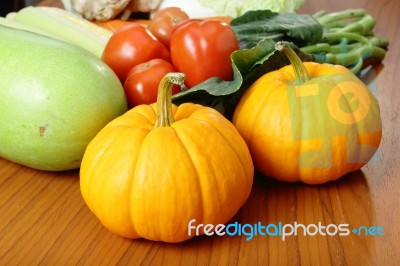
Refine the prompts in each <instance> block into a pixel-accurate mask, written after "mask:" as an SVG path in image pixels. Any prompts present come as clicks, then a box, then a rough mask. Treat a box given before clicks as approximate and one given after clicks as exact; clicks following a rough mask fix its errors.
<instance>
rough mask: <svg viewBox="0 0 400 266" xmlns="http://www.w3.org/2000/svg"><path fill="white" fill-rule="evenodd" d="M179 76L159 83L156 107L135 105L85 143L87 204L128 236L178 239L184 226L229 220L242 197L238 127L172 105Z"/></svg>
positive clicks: (247, 166) (210, 112) (210, 113)
mask: <svg viewBox="0 0 400 266" xmlns="http://www.w3.org/2000/svg"><path fill="white" fill-rule="evenodd" d="M183 79H184V75H183V74H181V73H170V74H167V76H166V77H164V79H163V80H162V81H161V83H160V89H159V94H158V100H157V104H153V105H139V106H137V107H134V108H133V109H131V110H130V111H128V112H127V113H125V114H124V115H122V116H120V117H119V118H117V119H115V120H113V121H112V122H110V123H109V124H108V125H107V126H106V127H105V128H104V129H103V130H101V131H100V132H99V133H98V135H97V136H96V137H95V138H94V139H93V140H92V141H91V142H90V144H89V145H88V147H87V149H86V152H85V154H84V158H83V161H82V165H81V170H80V186H81V193H82V196H83V198H84V200H85V202H86V203H87V205H88V207H89V208H90V209H91V210H92V211H93V213H94V214H95V215H96V216H97V217H98V218H99V220H100V221H101V222H102V223H103V224H104V226H106V227H107V228H108V229H110V230H111V231H113V232H115V233H118V234H120V235H122V236H124V237H127V238H140V237H142V238H146V239H150V240H159V241H165V242H180V241H184V240H187V239H189V238H191V237H193V236H194V233H193V232H192V233H191V234H190V235H189V233H188V223H189V221H190V220H192V219H196V223H199V224H200V223H203V224H214V225H216V224H221V223H226V222H228V221H229V220H230V219H231V218H232V217H233V216H234V215H235V214H236V213H237V211H238V210H239V209H240V208H241V207H242V205H243V204H244V203H245V201H246V200H247V198H248V196H249V194H250V191H251V187H252V183H253V173H254V169H253V163H252V159H251V156H250V152H249V150H248V148H247V146H246V143H245V142H244V140H243V139H242V138H241V136H240V135H239V133H238V132H237V130H236V128H235V127H234V126H233V125H232V123H230V122H229V121H228V120H227V119H226V118H224V117H223V116H222V115H221V114H220V113H218V112H217V111H216V110H214V109H212V108H208V107H204V106H201V105H197V104H192V103H184V104H181V105H179V106H175V105H172V103H171V97H172V96H171V88H172V85H173V83H172V82H174V83H177V84H178V83H182V82H183Z"/></svg>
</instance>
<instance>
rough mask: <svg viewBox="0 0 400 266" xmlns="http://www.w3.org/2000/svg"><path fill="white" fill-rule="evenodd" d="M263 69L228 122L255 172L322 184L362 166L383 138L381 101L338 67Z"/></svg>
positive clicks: (287, 51) (284, 47)
mask: <svg viewBox="0 0 400 266" xmlns="http://www.w3.org/2000/svg"><path fill="white" fill-rule="evenodd" d="M277 46H278V48H279V49H281V50H282V51H283V52H284V53H285V54H287V56H288V58H289V59H290V61H291V63H292V65H289V66H285V67H283V68H281V69H279V70H277V71H273V72H270V73H267V74H265V75H264V76H262V77H261V78H260V79H259V80H257V81H256V82H255V83H254V84H253V85H252V86H251V87H250V88H249V89H248V90H247V91H246V92H245V93H244V95H243V96H242V98H241V100H240V102H239V104H238V105H237V107H236V109H235V112H234V116H233V120H232V121H233V123H234V125H235V126H236V128H237V129H238V131H239V132H240V134H241V135H242V137H243V138H244V139H245V141H246V143H247V145H248V147H249V149H250V152H251V155H252V158H253V162H254V165H255V167H256V169H258V170H259V171H260V172H261V173H262V174H264V175H265V176H268V177H271V178H275V179H278V180H281V181H288V182H295V181H302V182H304V183H309V184H321V183H325V182H328V181H331V180H335V179H338V178H340V177H342V176H343V175H345V174H347V173H349V172H353V171H356V170H358V169H360V168H361V167H362V166H363V165H365V164H366V163H367V162H368V161H369V160H370V159H371V157H372V156H373V155H374V153H375V152H376V150H377V148H378V146H379V144H380V141H381V135H382V123H381V118H380V111H379V105H378V102H377V100H376V98H375V97H374V95H373V94H372V93H371V92H370V91H369V90H368V88H367V87H366V86H365V84H364V83H363V82H362V81H360V80H359V79H358V78H357V77H356V76H355V75H354V74H353V73H351V72H350V71H349V70H348V69H347V68H345V67H342V66H335V65H328V64H317V63H304V64H303V63H302V62H301V60H300V59H299V58H298V57H297V55H296V53H294V52H293V50H291V49H290V47H289V46H288V45H287V44H282V43H279V44H278V45H277Z"/></svg>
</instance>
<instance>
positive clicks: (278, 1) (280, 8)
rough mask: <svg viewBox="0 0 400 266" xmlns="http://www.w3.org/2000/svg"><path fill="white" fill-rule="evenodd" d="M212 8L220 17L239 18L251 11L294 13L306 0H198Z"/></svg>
mask: <svg viewBox="0 0 400 266" xmlns="http://www.w3.org/2000/svg"><path fill="white" fill-rule="evenodd" d="M198 1H199V3H200V4H201V5H204V6H206V7H211V8H213V9H214V10H215V12H216V13H217V14H218V15H223V16H231V17H238V16H241V15H243V14H244V13H246V12H247V11H250V10H266V9H268V10H271V11H274V12H279V13H288V12H294V11H295V10H297V9H298V8H299V7H300V6H301V5H302V4H303V2H304V0H246V1H243V0H217V1H215V0H198Z"/></svg>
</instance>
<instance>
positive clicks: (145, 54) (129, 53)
mask: <svg viewBox="0 0 400 266" xmlns="http://www.w3.org/2000/svg"><path fill="white" fill-rule="evenodd" d="M154 58H160V59H164V60H166V61H170V54H169V51H168V49H167V48H166V47H165V46H164V45H162V44H161V42H159V41H158V40H157V38H156V37H154V36H153V35H152V34H151V33H150V31H149V30H147V29H146V28H145V27H143V26H141V25H138V24H132V25H127V26H123V27H121V28H120V29H118V30H117V31H116V32H114V34H113V35H112V36H111V38H110V40H109V41H108V43H107V45H106V47H105V49H104V52H103V55H102V60H103V61H104V62H105V63H106V64H108V65H109V66H110V67H111V68H112V69H113V70H114V72H115V73H116V74H117V76H118V78H119V79H120V80H121V82H122V83H124V82H125V79H126V77H127V75H128V72H129V70H131V69H132V68H133V67H134V66H136V65H138V64H140V63H144V62H147V61H149V60H151V59H154Z"/></svg>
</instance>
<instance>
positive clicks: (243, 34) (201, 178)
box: [0, 1, 389, 242]
mask: <svg viewBox="0 0 400 266" xmlns="http://www.w3.org/2000/svg"><path fill="white" fill-rule="evenodd" d="M205 2H206V1H205ZM293 3H296V1H294V2H293ZM30 16H31V17H32V18H34V19H32V20H29V19H28V18H29V17H30ZM39 16H44V17H45V18H44V19H43V21H42V19H39ZM28 21H29V22H28ZM0 22H1V23H3V24H6V25H7V26H8V27H7V29H6V27H4V29H2V28H0V35H1V34H4V36H7V37H9V36H10V32H11V29H10V28H9V27H12V28H22V29H24V30H25V31H21V30H15V33H18V35H15V36H17V37H15V38H16V39H15V42H19V43H20V44H21V45H22V46H23V43H24V42H23V40H29V39H32V40H35V41H34V45H35V47H36V48H35V50H34V51H36V52H35V53H34V54H33V55H30V54H27V53H22V52H18V53H15V54H13V56H14V57H15V58H18V57H19V60H20V61H19V62H29V63H28V66H29V72H28V74H29V75H28V77H24V78H21V81H19V82H16V81H15V80H12V82H13V83H9V84H11V85H9V84H8V83H0V84H2V85H4V86H8V89H7V92H8V95H7V96H8V97H4V95H3V94H2V95H1V97H2V98H1V99H0V102H3V103H4V104H7V106H8V108H9V110H8V112H4V111H1V112H0V117H6V118H7V119H8V120H7V121H11V120H17V124H18V125H19V127H20V128H24V130H25V129H26V132H27V134H26V136H27V137H26V138H25V142H22V144H23V145H20V144H19V145H17V144H13V143H14V142H11V141H10V142H9V140H10V139H12V138H13V137H12V135H13V134H15V132H13V131H11V130H10V126H9V125H4V124H1V127H0V141H1V143H0V155H1V156H4V157H5V158H10V160H14V161H16V162H19V163H22V164H25V165H29V166H31V167H36V168H39V169H40V167H38V166H42V165H46V167H47V165H48V164H47V161H46V160H47V159H48V158H46V156H47V155H49V154H56V155H57V156H58V155H60V154H62V153H63V152H64V151H66V150H67V151H68V152H69V153H70V154H71V153H72V152H71V151H70V150H68V149H66V148H65V145H62V144H63V143H68V144H71V143H78V144H80V146H79V147H80V149H81V148H82V145H84V147H85V150H84V151H82V150H80V152H78V153H72V154H73V155H74V158H75V160H74V162H75V163H76V162H80V160H82V164H81V165H80V166H81V169H80V185H81V191H82V195H83V198H84V200H85V202H86V203H87V205H88V207H89V208H90V209H91V210H92V211H93V213H94V214H95V215H96V216H97V217H98V218H99V220H100V221H101V222H102V223H103V224H104V225H105V226H106V227H107V228H109V229H110V230H111V231H113V232H116V233H118V234H120V235H122V236H125V237H129V238H139V237H142V238H147V239H151V240H157V241H166V242H180V241H184V240H187V239H189V238H191V237H192V236H190V235H188V234H187V231H186V230H187V224H188V222H189V221H190V220H192V219H196V221H197V222H198V223H202V224H223V223H226V222H228V221H229V220H230V219H231V218H232V217H233V216H234V215H235V214H236V213H237V211H238V210H239V209H240V208H241V207H242V206H243V204H244V203H245V202H246V200H247V198H248V197H249V195H250V192H251V187H252V184H253V176H254V171H255V170H256V171H258V172H260V173H262V174H263V175H265V176H266V177H270V178H274V179H277V180H281V181H285V182H297V181H301V182H304V183H308V184H323V183H326V182H329V181H332V180H336V179H338V178H341V177H342V176H344V175H345V174H347V173H350V172H353V171H356V170H358V169H360V168H361V167H362V166H363V165H365V164H366V163H367V162H368V161H369V160H370V159H371V158H372V156H373V155H374V154H375V152H376V150H377V149H378V147H379V144H380V141H381V136H382V123H381V118H380V111H379V105H378V101H377V100H376V98H375V96H374V95H373V94H372V93H371V92H369V90H368V88H367V87H366V85H365V84H363V82H362V81H361V80H360V79H359V78H358V77H357V74H358V73H360V71H361V70H362V69H365V68H367V67H371V66H374V65H376V64H379V63H381V62H382V60H383V59H384V56H385V53H386V49H387V47H388V44H389V43H388V41H387V40H385V39H383V38H381V37H379V36H377V35H375V34H374V32H373V28H374V25H375V20H374V18H373V17H372V16H370V15H369V14H367V13H366V12H365V11H364V10H362V9H349V10H343V11H340V12H336V13H326V12H324V11H321V12H318V13H316V14H314V15H307V14H296V13H278V12H273V11H271V10H254V11H248V12H245V13H244V14H243V15H240V16H238V17H235V18H230V17H214V18H191V17H189V15H188V14H187V13H186V12H184V11H183V10H181V9H180V8H176V7H172V8H165V9H162V10H160V11H159V12H158V13H156V14H155V15H154V17H153V18H152V19H151V20H149V21H143V20H140V21H138V20H136V21H121V20H113V21H108V22H105V23H104V22H102V23H99V22H96V23H91V22H89V21H87V20H85V19H83V18H81V17H78V16H74V15H72V14H68V12H67V11H61V10H55V9H51V8H42V9H40V8H32V7H31V8H27V9H24V10H23V11H20V12H18V13H17V14H12V15H10V16H8V18H5V19H3V20H0ZM50 22H53V24H54V25H59V26H62V27H63V29H65V31H63V32H60V30H59V29H57V30H54V29H53V28H52V27H51V26H49V25H51V23H50ZM88 23H89V24H88ZM79 25H83V26H82V27H81V28H80V26H79ZM26 31H32V32H34V33H28V32H26ZM85 33H89V34H85ZM42 35H46V36H48V37H44V36H42ZM77 36H78V37H77ZM84 36H86V37H84ZM49 37H50V38H49ZM13 38H14V37H13ZM80 38H82V39H80ZM88 43H95V44H94V45H93V46H91V45H88ZM4 45H5V44H4V42H3V41H1V39H0V46H4ZM6 45H7V49H8V50H11V48H10V47H11V46H10V45H9V43H7V44H6ZM78 46H79V47H78ZM54 47H59V48H60V49H64V50H63V51H64V53H61V55H62V56H63V57H62V58H64V60H65V61H67V64H66V65H64V64H62V63H60V62H59V61H57V59H54V58H52V59H51V60H50V59H48V60H49V61H46V62H50V63H49V64H50V65H51V67H48V68H46V69H47V70H46V71H47V72H43V73H42V72H40V73H41V74H40V75H39V74H38V75H37V76H36V75H35V66H34V64H32V62H33V60H34V59H36V58H38V57H39V56H40V53H41V51H44V50H46V49H49V51H53V50H54V49H53V48H54ZM1 48H2V49H0V59H2V60H3V59H4V58H8V57H7V54H4V52H3V51H4V49H3V47H1ZM21 50H23V49H21ZM21 50H19V51H21ZM66 51H69V53H66ZM19 54H21V55H19ZM22 54H23V56H22ZM53 54H54V55H53V56H55V57H57V56H56V53H54V51H53ZM68 54H70V55H71V57H70V58H68V59H66V58H65V57H68ZM60 58H61V57H60ZM8 59H9V58H8ZM79 60H83V61H88V62H89V63H90V64H89V66H87V67H86V70H85V71H83V72H82V73H80V72H79V71H80V70H81V69H80V67H81V66H80V63H79V62H81V61H79ZM2 62H3V61H2ZM76 62H78V63H76ZM65 66H67V71H68V72H66V74H70V75H71V77H68V78H67V79H59V78H58V77H59V76H62V75H61V74H60V73H63V72H62V71H63V70H64V67H65ZM68 66H69V67H68ZM71 66H75V67H76V69H73V67H71ZM24 67H25V66H24V63H22V64H21V65H18V66H17V67H15V66H14V65H13V63H12V62H11V60H8V61H6V64H5V65H4V64H3V65H2V67H0V75H2V76H7V75H9V73H10V72H9V71H10V69H12V70H13V71H14V70H15V71H17V72H18V71H21V70H24ZM52 68H54V69H52ZM82 69H83V68H82ZM52 71H54V72H52ZM76 72H78V74H77V73H76ZM24 73H25V72H24ZM37 73H39V72H37ZM54 73H55V74H56V75H57V76H56V78H55V77H54V76H52V75H53V74H54ZM75 75H76V76H79V80H78V84H76V83H71V84H72V85H73V86H74V88H73V89H74V90H72V92H73V96H76V97H78V99H79V100H80V99H81V97H83V98H84V99H85V101H84V103H80V104H87V102H88V103H91V104H93V106H92V107H93V109H94V110H95V112H93V110H88V109H85V108H81V109H78V112H69V111H68V109H69V108H71V109H72V107H71V105H73V104H74V103H75V101H74V99H73V96H72V98H71V96H68V97H67V96H66V95H67V93H65V91H68V89H71V88H70V87H69V86H70V84H69V82H68V79H70V80H75V78H76V76H75ZM96 75H99V76H98V80H99V81H100V82H101V83H102V84H103V86H101V85H99V84H98V82H97V83H96V81H95V80H96V78H97V76H96ZM11 76H12V75H11ZM41 79H43V80H41ZM54 79H56V80H61V82H62V83H63V85H64V86H60V87H58V86H57V85H55V84H54V83H48V84H47V83H46V82H44V81H46V80H47V81H48V80H50V81H52V80H54ZM5 80H7V79H5ZM86 80H87V82H86ZM32 81H34V82H32ZM30 82H31V83H30ZM64 83H65V84H64ZM80 83H81V84H84V85H85V86H82V88H83V89H84V90H85V91H84V92H83V93H82V92H80V91H79V89H77V87H79V84H80ZM15 84H16V85H15ZM21 84H22V85H21ZM31 84H35V85H31ZM38 84H39V85H38ZM43 84H44V85H43ZM104 84H110V88H109V90H108V89H107V88H105V87H104ZM98 86H99V90H100V93H99V94H98V93H96V92H93V89H94V88H95V89H96V88H97V87H98ZM106 87H108V85H107V86H106ZM32 88H33V89H32ZM60 88H61V89H60ZM57 91H61V92H62V94H61V95H62V96H63V97H65V99H67V104H66V105H63V104H64V103H63V99H61V100H60V99H58V101H59V102H58V103H57V101H54V102H51V104H48V105H47V106H46V105H45V107H48V106H50V107H51V108H54V110H57V112H55V111H54V110H49V109H46V108H44V109H43V108H42V109H41V107H42V106H41V104H42V103H43V102H44V103H48V99H50V98H53V96H52V95H53V94H52V93H55V94H57ZM13 93H14V95H13ZM18 93H22V94H23V93H25V94H26V95H25V96H24V99H30V100H31V102H29V104H28V106H29V107H32V108H25V109H24V110H23V112H19V113H18V112H17V109H13V108H17V107H16V106H21V103H20V101H19V100H18V98H19V96H20V94H18ZM11 96H12V97H11ZM50 96H51V97H50ZM107 97H109V99H108V100H109V103H110V105H112V106H111V108H110V109H111V111H110V110H109V111H110V115H109V116H106V117H104V114H103V113H102V112H103V111H104V110H106V109H107V107H110V106H108V105H107V99H104V98H107ZM125 97H126V99H125ZM91 98H93V100H92V99H91ZM44 99H45V100H44ZM65 99H64V100H65ZM125 100H126V101H127V103H126V101H125ZM25 102H28V101H26V100H25ZM58 104H59V105H60V106H62V108H61V109H57V108H56V107H54V106H56V105H58ZM104 104H106V106H104ZM42 105H43V104H42ZM85 106H86V105H85ZM87 106H90V105H87ZM127 106H128V107H129V108H128V109H129V110H128V111H126V108H127ZM90 109H91V108H90ZM103 109H104V110H103ZM121 110H122V111H121ZM125 111H126V112H125ZM24 112H25V113H26V112H29V113H35V114H38V113H39V114H40V116H38V117H39V118H38V119H39V120H32V121H31V122H32V123H31V124H28V121H27V120H26V118H21V117H22V116H23V113H24ZM14 113H15V114H18V116H15V117H16V118H15V117H14V116H12V115H10V114H14ZM65 113H67V114H69V115H65ZM122 113H124V114H122ZM116 116H118V117H117V118H115V117H116ZM14 118H15V119H14ZM46 119H47V120H46ZM74 119H77V120H78V123H76V124H77V125H78V126H82V127H84V126H85V125H88V124H89V125H91V124H92V122H93V121H94V122H96V123H94V124H95V126H92V127H90V129H91V131H90V134H91V135H90V134H89V135H90V137H91V138H90V140H88V139H87V136H88V135H87V132H86V131H85V133H83V134H79V133H78V134H77V133H76V132H78V129H77V128H74V127H72V128H71V127H68V125H69V123H72V122H74V121H75V120H74ZM18 120H19V121H18ZM99 120H101V121H99ZM38 121H39V122H38ZM46 121H51V122H52V124H49V123H47V122H46ZM57 121H63V123H64V125H65V124H66V125H67V126H66V129H68V130H67V131H63V133H62V134H61V133H57V132H59V131H55V130H53V128H52V125H53V123H56V122H57ZM27 125H28V126H27ZM57 125H58V126H60V124H57ZM99 125H100V126H99ZM79 129H80V130H82V128H79ZM57 130H60V131H62V126H61V129H60V128H57ZM93 131H95V132H93ZM32 132H33V133H32ZM5 133H6V134H5ZM31 133H32V134H36V137H37V138H38V140H37V143H39V144H40V145H42V146H37V147H39V149H41V148H42V147H43V145H48V146H49V147H53V146H54V145H53V144H52V143H49V141H50V142H51V141H52V140H54V139H55V140H57V141H58V142H57V145H55V148H54V147H53V148H54V149H45V150H46V151H47V153H46V152H45V153H44V154H42V156H41V157H40V160H42V162H35V163H36V164H27V163H25V160H21V158H23V159H24V157H25V156H27V158H32V157H33V156H34V155H35V153H36V152H37V150H38V148H37V147H34V148H35V149H32V147H31V146H29V145H28V139H29V136H30V135H29V134H31ZM55 133H56V135H54V134H55ZM51 134H53V135H51ZM68 134H71V136H74V137H73V138H72V139H71V138H70V136H69V135H68ZM74 134H75V135H74ZM3 136H7V137H6V138H4V137H3ZM47 136H50V138H48V139H47V142H44V141H46V138H45V137H47ZM43 140H44V141H43ZM63 141H64V142H63ZM6 142H9V143H12V144H13V147H11V146H10V145H8V146H7V145H4V144H5V143H6ZM88 143H89V144H88ZM17 146H18V147H17ZM3 147H7V149H8V150H6V151H5V152H4V149H3ZM1 149H3V150H1ZM15 151H17V152H15ZM9 154H11V156H8V155H9ZM27 154H28V155H27ZM7 156H8V157H7ZM57 156H56V159H57ZM47 157H49V156H47ZM60 158H61V159H60V160H61V161H63V162H61V163H60V162H58V166H57V167H54V165H53V166H52V165H50V166H49V167H47V168H46V170H63V169H62V167H64V164H63V163H65V162H67V163H68V162H70V160H71V158H70V157H68V156H67V158H64V157H62V156H60ZM201 230H202V231H201V232H199V233H204V230H208V229H207V228H203V229H201Z"/></svg>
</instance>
